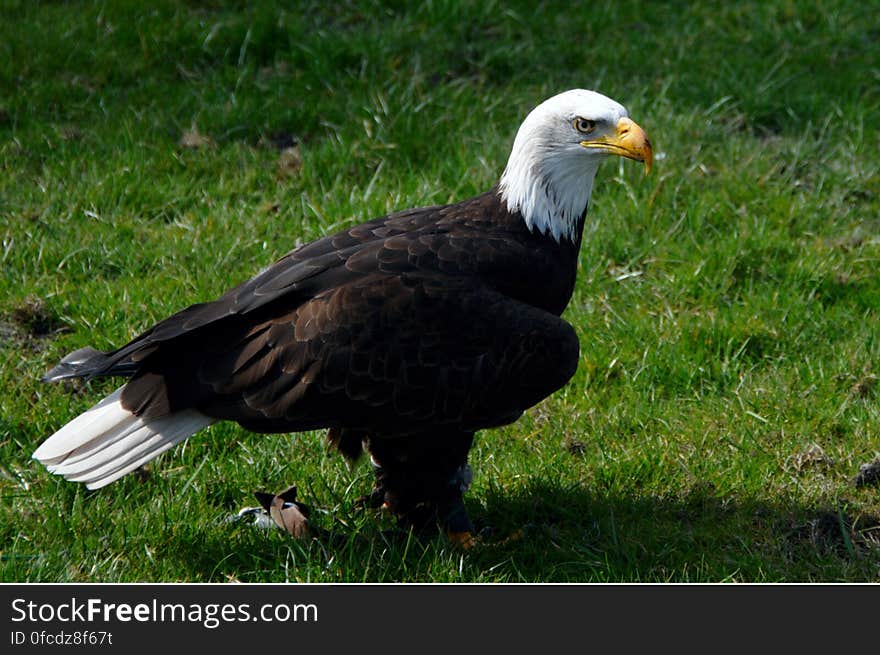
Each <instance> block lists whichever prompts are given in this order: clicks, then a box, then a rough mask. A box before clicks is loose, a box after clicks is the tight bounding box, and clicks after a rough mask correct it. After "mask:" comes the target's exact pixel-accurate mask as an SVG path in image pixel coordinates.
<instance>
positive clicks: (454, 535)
mask: <svg viewBox="0 0 880 655" xmlns="http://www.w3.org/2000/svg"><path fill="white" fill-rule="evenodd" d="M446 537H447V538H448V539H449V541H450V542H451V543H452V545H453V546H455V547H456V548H458V549H460V550H464V551H467V550H470V549H471V548H473V547H474V546H476V545H477V544H478V543H480V539H479V538H478V537H475V536H474V535H473V533H472V532H470V531H468V532H452V531H450V532H447V533H446Z"/></svg>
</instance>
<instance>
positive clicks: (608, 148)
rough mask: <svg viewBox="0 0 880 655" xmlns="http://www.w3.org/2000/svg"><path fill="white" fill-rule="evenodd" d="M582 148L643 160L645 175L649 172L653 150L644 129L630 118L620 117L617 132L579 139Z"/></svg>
mask: <svg viewBox="0 0 880 655" xmlns="http://www.w3.org/2000/svg"><path fill="white" fill-rule="evenodd" d="M581 145H582V146H583V147H584V148H597V149H598V150H604V151H605V152H607V153H609V154H612V155H619V156H621V157H626V158H627V159H635V160H636V161H643V162H645V175H647V174H648V173H650V172H651V163H652V162H653V161H654V151H653V150H652V149H651V142H650V141H649V140H648V135H647V134H645V130H643V129H642V128H641V127H639V126H638V125H637V124H636V122H635V121H634V120H632V119H630V118H626V117H624V118H621V119H620V120H619V121H618V122H617V133H616V134H615V135H613V136H603V137H600V138H598V139H595V140H593V141H581Z"/></svg>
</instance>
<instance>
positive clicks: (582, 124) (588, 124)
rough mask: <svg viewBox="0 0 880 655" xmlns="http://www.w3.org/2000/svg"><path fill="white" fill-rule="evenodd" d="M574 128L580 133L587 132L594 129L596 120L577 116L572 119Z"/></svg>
mask: <svg viewBox="0 0 880 655" xmlns="http://www.w3.org/2000/svg"><path fill="white" fill-rule="evenodd" d="M574 129H576V130H577V131H578V132H580V133H581V134H589V133H590V132H592V131H593V130H594V129H596V121H591V120H590V119H588V118H583V117H581V116H578V117H577V118H575V119H574Z"/></svg>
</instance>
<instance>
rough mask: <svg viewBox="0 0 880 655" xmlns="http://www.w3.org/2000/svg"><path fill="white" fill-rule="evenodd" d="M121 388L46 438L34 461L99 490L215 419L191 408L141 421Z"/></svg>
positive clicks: (34, 455)
mask: <svg viewBox="0 0 880 655" xmlns="http://www.w3.org/2000/svg"><path fill="white" fill-rule="evenodd" d="M121 394H122V387H120V388H119V389H117V390H116V391H114V392H113V393H112V394H110V395H109V396H107V397H106V398H104V399H103V400H102V401H101V402H99V403H98V404H97V405H95V406H94V407H92V408H91V409H89V410H87V411H85V412H83V413H82V414H80V415H79V416H77V417H76V418H75V419H73V420H72V421H70V422H69V423H68V424H67V425H65V426H64V427H63V428H61V429H60V430H58V431H57V432H56V433H55V434H53V435H52V436H51V437H49V438H48V439H46V441H44V442H43V443H42V444H41V445H40V447H39V448H37V450H36V451H35V452H34V454H33V457H34V459H37V460H39V461H40V462H42V463H43V464H44V465H45V466H46V468H47V469H49V471H51V472H52V473H57V474H58V475H63V476H64V477H65V478H67V479H68V480H72V481H74V482H84V483H85V484H86V486H87V487H88V488H89V489H98V488H100V487H103V486H105V485H108V484H110V483H111V482H113V481H114V480H118V479H119V478H121V477H122V476H123V475H125V474H126V473H130V472H131V471H133V470H134V469H136V468H137V467H139V466H141V465H143V464H145V463H146V462H149V461H150V460H151V459H153V458H154V457H158V456H159V455H160V454H161V453H163V452H165V451H166V450H168V449H169V448H171V447H172V446H174V445H175V444H177V443H180V442H181V441H183V440H184V439H186V438H187V437H188V436H190V435H191V434H194V433H195V432H198V431H199V430H201V429H202V428H204V427H207V426H208V425H211V423H213V422H214V419H212V418H210V417H208V416H205V415H204V414H200V413H199V412H197V411H195V410H191V409H189V410H184V411H181V412H175V413H174V414H169V415H168V416H162V417H160V418H153V419H143V418H140V417H139V416H135V415H134V414H132V413H131V412H130V411H128V410H127V409H125V408H124V407H123V406H122V402H121V400H120V395H121Z"/></svg>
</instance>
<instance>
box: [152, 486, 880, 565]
mask: <svg viewBox="0 0 880 655" xmlns="http://www.w3.org/2000/svg"><path fill="white" fill-rule="evenodd" d="M346 509H350V511H351V514H350V516H341V517H337V518H330V517H325V518H327V523H325V525H327V524H330V523H332V530H333V535H334V536H333V538H331V539H324V540H321V541H319V540H307V541H294V540H293V539H290V538H288V537H287V536H286V535H283V534H282V533H281V532H280V531H270V532H264V531H262V530H258V529H256V528H251V527H246V526H238V527H229V528H228V529H225V528H224V529H213V528H210V527H209V528H206V529H199V528H191V529H184V530H175V531H174V532H173V533H169V534H166V535H165V537H166V539H165V540H164V548H163V550H164V551H165V553H164V554H163V557H172V558H181V560H182V562H181V564H184V563H185V565H186V566H187V567H188V568H189V569H190V570H192V571H194V572H196V573H197V578H198V579H200V580H214V581H224V580H241V581H283V580H298V581H306V580H316V581H380V582H392V581H443V582H445V581H458V580H465V581H478V582H479V581H486V582H495V581H501V582H521V581H528V582H542V581H546V582H617V581H643V582H657V581H678V582H717V581H724V580H735V581H745V582H751V581H789V582H795V581H870V580H874V579H876V576H877V570H878V564H880V543H878V539H877V536H876V535H877V532H878V530H877V527H878V525H880V521H878V519H877V517H871V516H862V517H858V516H852V515H849V514H847V512H846V509H845V508H836V507H825V508H821V507H820V508H808V507H803V506H797V505H785V506H782V505H773V504H768V503H766V502H764V501H761V500H759V499H756V500H752V499H745V500H737V499H724V498H720V497H718V496H717V495H715V494H713V493H711V492H709V491H704V490H695V491H692V492H690V493H689V494H687V495H685V496H682V497H670V498H657V497H652V496H645V495H636V494H613V493H609V494H606V495H598V496H597V495H591V494H590V493H587V492H586V491H585V490H584V489H582V488H562V487H558V486H553V485H551V484H543V483H540V484H533V485H531V486H529V487H527V488H525V489H523V490H522V491H521V492H518V493H513V494H501V493H497V492H494V491H490V492H488V493H487V494H486V495H485V497H484V505H483V506H482V507H473V506H472V507H471V512H472V514H473V516H474V518H475V520H476V522H477V523H478V526H479V525H480V524H482V525H491V526H493V530H492V532H491V533H490V532H488V531H486V532H485V536H484V542H483V543H482V544H481V545H480V546H478V547H476V548H475V549H472V550H470V551H469V552H467V553H465V554H462V553H460V552H458V551H456V550H455V549H453V548H452V547H451V546H450V545H449V544H448V543H447V542H446V541H445V539H443V538H442V537H439V536H436V535H426V536H414V535H412V534H409V533H406V532H404V531H401V530H393V529H392V530H387V529H383V528H384V527H387V524H383V521H382V519H380V518H377V517H376V516H375V515H374V514H373V513H370V512H367V513H362V512H359V511H358V510H355V509H353V508H343V509H342V510H341V511H342V512H345V511H346ZM511 536H512V538H511Z"/></svg>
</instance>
